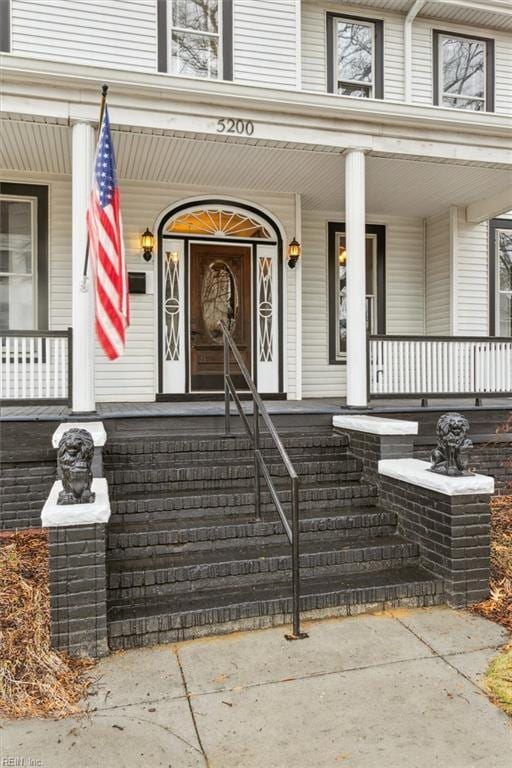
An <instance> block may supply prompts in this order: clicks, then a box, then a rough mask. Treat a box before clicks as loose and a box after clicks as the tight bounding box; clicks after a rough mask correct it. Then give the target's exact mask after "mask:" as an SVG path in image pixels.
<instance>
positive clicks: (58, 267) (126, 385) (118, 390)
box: [0, 172, 296, 402]
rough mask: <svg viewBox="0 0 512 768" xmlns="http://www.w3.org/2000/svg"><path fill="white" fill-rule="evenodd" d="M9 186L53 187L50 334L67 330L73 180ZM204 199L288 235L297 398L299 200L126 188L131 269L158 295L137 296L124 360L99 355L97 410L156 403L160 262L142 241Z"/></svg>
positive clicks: (289, 374) (289, 331)
mask: <svg viewBox="0 0 512 768" xmlns="http://www.w3.org/2000/svg"><path fill="white" fill-rule="evenodd" d="M0 177H1V179H2V180H3V181H11V180H15V181H19V182H26V183H30V182H34V181H35V182H40V183H47V182H48V184H49V207H50V224H49V253H50V291H49V294H50V296H49V300H50V328H51V329H55V330H60V329H63V328H67V327H68V326H69V325H71V269H72V264H71V179H70V177H66V176H61V177H48V176H44V177H43V176H42V175H38V176H28V175H27V174H15V173H4V172H2V173H1V174H0ZM199 195H212V196H216V197H222V196H225V195H229V196H231V197H234V198H236V199H238V200H244V201H246V202H250V203H252V204H254V205H255V206H258V205H260V206H262V207H263V208H265V209H266V210H268V211H269V212H270V213H271V214H272V215H273V216H274V217H275V218H276V219H277V220H278V221H279V222H280V223H281V224H282V226H283V227H284V229H285V232H284V244H283V245H284V250H285V254H284V266H283V277H284V281H285V285H284V296H285V300H287V312H285V313H284V315H285V317H286V314H287V315H288V318H287V326H286V328H285V329H284V335H285V339H286V337H287V339H288V343H287V352H288V354H287V357H288V365H287V366H286V368H285V379H286V380H285V384H287V391H288V395H289V397H290V398H293V397H295V370H296V361H295V350H296V317H295V272H294V271H293V270H290V269H288V268H287V266H286V244H287V243H288V241H289V240H290V239H291V238H292V237H293V234H294V221H295V218H294V217H295V208H294V205H295V198H294V196H293V195H285V194H281V193H272V192H270V193H262V192H259V193H254V192H251V191H247V190H232V189H229V190H227V189H225V188H213V187H208V188H205V187H197V186H173V187H171V186H169V185H167V184H162V183H159V184H155V183H149V182H137V181H126V180H125V181H121V205H122V213H123V220H124V239H125V248H126V256H127V263H128V269H130V270H137V271H143V270H145V271H148V272H150V271H152V270H154V271H155V274H154V289H155V293H154V295H149V294H145V295H132V296H131V325H130V328H129V329H128V335H127V345H126V351H125V353H124V355H123V356H122V357H121V358H119V359H118V360H116V361H115V362H110V361H108V360H107V358H106V357H105V355H104V354H103V352H102V351H101V349H100V348H99V347H98V346H97V351H96V399H97V400H98V402H109V401H110V402H115V401H128V402H135V401H151V400H154V396H155V391H156V379H157V370H158V368H157V366H158V360H157V282H156V277H157V275H156V260H154V261H153V262H152V263H151V264H147V263H146V262H144V261H143V260H142V257H141V249H140V234H141V232H143V231H144V230H145V229H146V227H148V226H149V227H150V229H151V228H154V230H155V232H156V227H155V223H156V220H157V218H158V216H159V215H160V214H161V213H162V211H164V210H167V209H168V208H169V207H171V206H172V205H173V204H174V203H176V202H177V201H179V200H182V199H188V198H191V197H194V196H199Z"/></svg>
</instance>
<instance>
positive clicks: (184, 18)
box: [170, 0, 220, 79]
mask: <svg viewBox="0 0 512 768" xmlns="http://www.w3.org/2000/svg"><path fill="white" fill-rule="evenodd" d="M219 5H220V0H172V2H171V8H172V13H171V67H170V71H171V72H172V74H174V75H191V76H193V77H207V78H210V79H215V78H218V77H219V76H220V74H219V72H220V55H219V54H220V29H219Z"/></svg>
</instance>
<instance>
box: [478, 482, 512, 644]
mask: <svg viewBox="0 0 512 768" xmlns="http://www.w3.org/2000/svg"><path fill="white" fill-rule="evenodd" d="M490 587H491V594H490V597H489V599H488V600H484V602H482V603H478V605H475V606H474V608H473V610H475V611H476V612H477V613H479V614H481V615H482V616H485V617H486V618H487V619H492V620H493V621H497V622H499V623H500V624H503V626H504V627H506V628H507V629H509V630H510V631H511V632H512V496H495V497H494V498H493V499H492V528H491V582H490Z"/></svg>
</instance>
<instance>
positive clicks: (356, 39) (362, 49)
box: [335, 19, 375, 98]
mask: <svg viewBox="0 0 512 768" xmlns="http://www.w3.org/2000/svg"><path fill="white" fill-rule="evenodd" d="M374 32H375V30H374V26H373V24H361V23H357V22H352V21H344V20H341V19H340V20H339V21H338V23H337V32H336V34H337V45H336V75H335V77H336V81H337V83H338V88H337V91H338V93H339V94H342V95H344V96H361V97H363V98H368V97H370V96H372V84H373V78H374V73H373V56H374V52H373V51H374Z"/></svg>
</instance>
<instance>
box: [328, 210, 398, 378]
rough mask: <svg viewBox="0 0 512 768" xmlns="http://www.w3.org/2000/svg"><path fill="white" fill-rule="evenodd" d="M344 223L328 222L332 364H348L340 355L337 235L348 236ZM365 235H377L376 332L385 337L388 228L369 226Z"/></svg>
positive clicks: (379, 225) (330, 359) (380, 225)
mask: <svg viewBox="0 0 512 768" xmlns="http://www.w3.org/2000/svg"><path fill="white" fill-rule="evenodd" d="M345 233H346V225H345V222H338V221H329V222H328V224H327V261H328V268H327V275H328V281H329V285H328V294H329V317H328V322H329V365H346V364H347V361H346V358H345V359H343V358H340V357H338V354H337V349H338V342H337V334H338V328H337V322H336V318H337V309H336V305H337V301H338V290H337V275H336V269H337V265H338V254H337V253H336V235H338V234H345ZM365 234H366V235H374V236H375V237H376V240H377V246H376V247H377V255H376V258H377V299H378V303H377V333H378V335H379V336H381V335H382V336H383V335H384V334H385V333H386V225H385V224H367V225H366V229H365Z"/></svg>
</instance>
